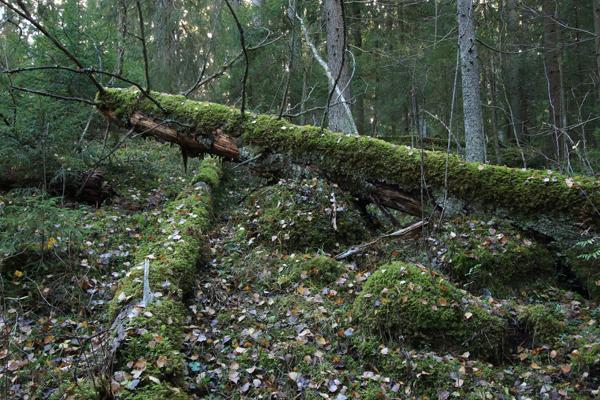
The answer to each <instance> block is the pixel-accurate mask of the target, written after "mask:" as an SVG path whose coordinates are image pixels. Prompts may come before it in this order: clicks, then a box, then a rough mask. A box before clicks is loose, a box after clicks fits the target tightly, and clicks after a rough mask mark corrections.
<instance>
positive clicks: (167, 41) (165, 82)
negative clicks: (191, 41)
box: [152, 0, 179, 93]
mask: <svg viewBox="0 0 600 400" xmlns="http://www.w3.org/2000/svg"><path fill="white" fill-rule="evenodd" d="M153 22H154V35H155V41H156V50H155V53H154V57H153V63H152V64H153V65H154V67H155V74H154V75H155V76H156V78H154V81H155V85H156V87H157V89H158V90H161V91H165V92H169V93H172V92H174V91H175V87H176V86H177V74H176V72H177V70H178V69H177V65H178V64H179V60H178V51H177V31H178V30H179V25H178V24H179V21H178V19H177V15H176V10H175V4H174V0H157V1H156V13H155V20H154V21H153Z"/></svg>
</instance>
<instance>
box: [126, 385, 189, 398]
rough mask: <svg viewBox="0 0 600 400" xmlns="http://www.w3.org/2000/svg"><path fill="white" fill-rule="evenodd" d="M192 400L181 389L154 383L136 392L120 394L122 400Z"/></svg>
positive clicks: (130, 391)
mask: <svg viewBox="0 0 600 400" xmlns="http://www.w3.org/2000/svg"><path fill="white" fill-rule="evenodd" d="M190 398H191V397H190V396H189V395H187V394H186V393H184V392H183V391H182V390H181V389H179V388H175V387H170V386H169V385H166V384H164V383H152V384H149V385H145V386H143V387H141V388H136V389H135V390H124V391H123V392H121V393H120V394H119V399H121V400H165V399H172V400H188V399H190Z"/></svg>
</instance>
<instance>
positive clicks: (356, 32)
mask: <svg viewBox="0 0 600 400" xmlns="http://www.w3.org/2000/svg"><path fill="white" fill-rule="evenodd" d="M599 1H600V0H599ZM351 7H352V9H351V11H352V44H353V45H354V46H355V47H358V48H362V45H363V43H362V42H363V40H362V23H363V21H362V20H361V14H362V13H361V8H362V5H361V4H360V3H358V2H355V3H352V4H351ZM357 64H358V62H357ZM357 75H358V71H357ZM355 99H356V102H355V104H354V107H353V113H354V116H355V118H356V129H357V130H358V132H359V133H360V132H364V131H365V96H364V94H358V95H356V94H355Z"/></svg>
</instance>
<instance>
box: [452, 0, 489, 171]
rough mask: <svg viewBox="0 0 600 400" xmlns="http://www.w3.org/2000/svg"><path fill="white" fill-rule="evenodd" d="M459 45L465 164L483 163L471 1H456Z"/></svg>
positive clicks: (482, 141)
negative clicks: (467, 162) (471, 162)
mask: <svg viewBox="0 0 600 400" xmlns="http://www.w3.org/2000/svg"><path fill="white" fill-rule="evenodd" d="M457 11H458V46H459V49H460V61H461V62H460V70H461V75H462V92H463V114H464V125H465V144H466V154H465V156H466V159H467V161H478V162H485V136H484V132H483V119H482V115H481V94H480V92H479V90H480V88H479V64H478V60H477V46H476V44H475V20H474V18H473V1H472V0H457Z"/></svg>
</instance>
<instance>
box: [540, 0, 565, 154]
mask: <svg viewBox="0 0 600 400" xmlns="http://www.w3.org/2000/svg"><path fill="white" fill-rule="evenodd" d="M556 11H557V10H556V4H555V2H554V0H544V3H543V6H542V13H543V15H544V64H545V65H544V69H545V74H546V80H547V84H548V100H549V104H548V114H549V121H548V122H549V123H550V125H551V129H552V132H553V135H552V137H553V144H554V151H555V155H556V160H557V161H558V162H559V163H561V162H562V161H563V156H564V154H563V151H562V149H563V142H564V137H563V134H562V123H563V109H562V104H563V99H562V94H561V70H560V52H561V51H560V30H559V26H558V23H557V15H556V14H557V12H556Z"/></svg>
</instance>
